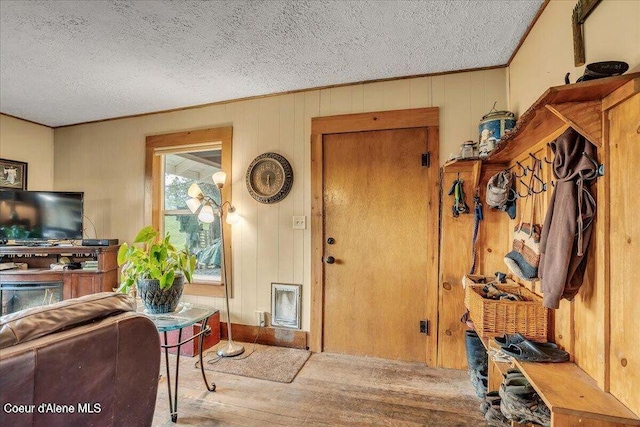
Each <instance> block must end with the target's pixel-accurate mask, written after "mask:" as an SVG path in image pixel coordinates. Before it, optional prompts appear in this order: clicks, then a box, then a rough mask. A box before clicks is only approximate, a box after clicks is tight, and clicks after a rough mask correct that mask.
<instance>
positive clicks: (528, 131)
mask: <svg viewBox="0 0 640 427" xmlns="http://www.w3.org/2000/svg"><path fill="white" fill-rule="evenodd" d="M638 77H640V73H633V74H627V75H623V76H617V77H610V78H607V79H599V80H590V81H586V82H582V83H575V84H571V85H564V86H554V87H552V88H549V89H547V91H546V92H545V93H543V94H542V96H541V97H540V98H538V100H537V101H536V102H535V103H534V104H533V105H532V106H531V107H530V108H529V109H528V110H527V111H525V112H524V114H522V116H520V118H519V119H518V123H517V124H516V127H515V128H514V129H513V131H512V132H509V133H508V134H506V135H505V136H504V137H503V138H502V139H501V140H500V144H499V145H498V146H497V147H496V149H495V150H494V151H493V152H492V153H491V155H490V156H489V158H488V159H487V160H486V161H487V162H488V163H508V162H509V161H511V160H512V159H514V158H516V157H518V156H519V155H520V154H522V153H523V152H525V151H526V150H529V149H530V148H531V147H532V146H533V145H534V144H536V143H538V142H539V141H541V140H543V139H547V140H549V141H550V140H553V139H555V138H556V137H557V136H559V135H560V134H561V133H562V132H564V130H565V129H566V128H567V126H571V127H572V128H574V129H575V130H576V131H577V132H579V133H580V134H581V135H582V136H584V137H585V138H586V139H587V140H589V141H591V142H592V143H593V144H595V145H596V146H597V147H602V111H603V110H604V109H608V108H610V107H612V105H603V103H607V104H611V103H612V102H615V99H614V100H608V101H605V100H604V99H605V97H606V96H607V95H609V94H611V93H612V92H614V91H616V90H617V89H620V88H621V87H623V86H625V85H627V86H628V88H627V87H625V89H624V91H625V92H626V91H628V92H629V93H633V91H634V88H637V87H638V85H640V83H639V82H638ZM636 90H637V89H636Z"/></svg>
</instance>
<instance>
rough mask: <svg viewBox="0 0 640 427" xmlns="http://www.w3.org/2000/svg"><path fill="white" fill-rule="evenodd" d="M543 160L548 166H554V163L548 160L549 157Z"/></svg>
mask: <svg viewBox="0 0 640 427" xmlns="http://www.w3.org/2000/svg"><path fill="white" fill-rule="evenodd" d="M543 160H544V162H545V163H546V164H548V165H552V164H553V161H549V160H547V156H544V159H543Z"/></svg>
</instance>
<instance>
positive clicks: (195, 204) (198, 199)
mask: <svg viewBox="0 0 640 427" xmlns="http://www.w3.org/2000/svg"><path fill="white" fill-rule="evenodd" d="M212 178H213V182H214V183H215V184H216V187H217V188H218V191H219V192H220V203H218V202H216V201H215V200H214V199H213V198H211V197H208V196H205V195H204V193H203V192H202V190H201V189H200V187H199V186H198V184H196V183H193V184H191V187H189V191H188V192H187V193H188V194H189V197H191V198H190V199H189V200H187V206H188V207H189V210H190V211H191V212H192V213H194V214H197V215H198V219H199V220H200V221H202V222H204V223H208V224H210V223H212V222H213V221H214V220H215V216H216V215H217V216H218V218H219V219H220V244H221V247H222V251H221V252H220V261H221V262H220V264H221V265H220V279H221V280H222V283H224V300H225V304H226V308H227V337H228V341H227V344H226V345H225V346H224V347H221V348H219V349H218V351H217V352H216V353H217V354H218V356H220V357H231V356H237V355H238V354H242V353H243V352H244V347H243V346H242V344H237V343H235V342H233V337H232V335H231V311H230V310H229V283H228V281H227V261H226V260H227V256H226V253H225V244H224V226H223V224H222V219H223V217H225V216H226V221H227V224H235V223H236V222H238V221H239V220H240V216H239V215H238V213H237V212H236V209H235V208H234V207H233V205H231V203H229V202H228V201H227V202H223V201H222V187H223V186H224V183H225V181H226V180H227V174H226V173H224V172H223V171H219V172H216V173H214V174H213V176H212ZM225 206H226V207H227V211H226V215H225V211H224V208H225ZM214 207H215V208H216V210H215V211H214V209H213V208H214Z"/></svg>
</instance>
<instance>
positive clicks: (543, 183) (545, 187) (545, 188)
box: [530, 174, 547, 194]
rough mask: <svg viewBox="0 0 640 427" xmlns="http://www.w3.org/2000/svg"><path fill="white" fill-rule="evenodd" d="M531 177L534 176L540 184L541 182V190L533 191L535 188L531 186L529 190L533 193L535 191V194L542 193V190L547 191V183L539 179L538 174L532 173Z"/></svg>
mask: <svg viewBox="0 0 640 427" xmlns="http://www.w3.org/2000/svg"><path fill="white" fill-rule="evenodd" d="M533 178H535V179H536V180H537V181H538V182H539V183H540V184H542V190H540V191H535V190H534V189H533V187H532V188H530V190H531V191H532V192H533V193H535V194H540V193H542V192H544V191H547V183H546V182H544V181H543V180H541V179H540V177H539V176H538V175H536V174H533Z"/></svg>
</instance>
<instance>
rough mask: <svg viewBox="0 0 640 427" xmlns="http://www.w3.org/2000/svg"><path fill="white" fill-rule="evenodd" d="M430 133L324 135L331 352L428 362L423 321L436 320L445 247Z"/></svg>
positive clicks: (327, 345)
mask: <svg viewBox="0 0 640 427" xmlns="http://www.w3.org/2000/svg"><path fill="white" fill-rule="evenodd" d="M427 138H428V129H427V128H426V127H423V128H411V129H396V130H382V131H368V132H354V133H341V134H330V135H325V136H324V139H323V170H324V191H323V197H324V201H323V203H324V233H323V241H324V259H325V264H324V275H323V277H324V290H325V294H324V325H323V326H324V327H323V350H324V351H329V352H336V353H345V354H353V355H363V356H373V357H380V358H385V359H395V360H406V361H420V362H426V361H427V360H426V359H427V356H426V354H427V348H426V345H427V337H426V336H425V335H424V334H421V333H420V324H419V322H420V320H422V319H430V320H431V322H432V324H433V325H435V323H436V313H429V312H428V311H427V306H428V304H427V292H428V289H427V288H428V286H429V283H427V281H428V278H429V277H433V276H434V275H433V274H430V273H433V272H430V271H429V268H430V267H429V266H430V265H431V264H432V263H430V262H429V261H428V260H429V259H431V260H433V259H435V257H437V250H438V249H437V247H438V241H437V236H436V238H432V239H431V240H430V239H429V236H433V234H431V233H429V232H428V230H429V224H434V223H435V224H437V221H438V216H437V215H438V213H437V205H435V206H434V205H432V204H430V203H429V194H430V192H434V191H437V189H436V188H435V187H433V186H431V185H430V183H429V177H430V171H431V173H432V174H433V173H437V172H433V170H434V169H435V167H434V169H429V168H427V167H424V166H422V164H421V156H422V154H423V153H425V152H427V150H428V147H427V144H428V142H427ZM329 239H333V241H332V240H329ZM328 242H330V243H328ZM331 242H332V243H331ZM328 257H333V258H334V259H335V262H333V263H331V264H330V263H328V261H330V260H329V259H328ZM431 285H432V286H434V287H437V283H431Z"/></svg>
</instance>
